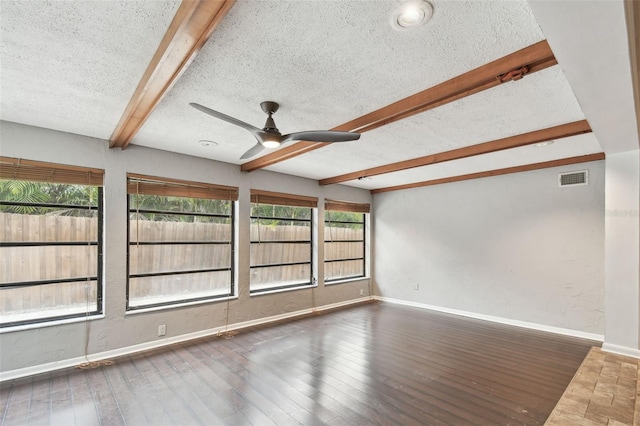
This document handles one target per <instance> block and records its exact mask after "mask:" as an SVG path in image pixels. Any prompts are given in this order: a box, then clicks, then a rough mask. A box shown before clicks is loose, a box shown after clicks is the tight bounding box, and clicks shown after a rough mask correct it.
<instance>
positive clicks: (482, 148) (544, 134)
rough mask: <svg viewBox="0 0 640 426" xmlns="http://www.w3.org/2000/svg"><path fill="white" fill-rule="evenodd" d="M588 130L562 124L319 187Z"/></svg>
mask: <svg viewBox="0 0 640 426" xmlns="http://www.w3.org/2000/svg"><path fill="white" fill-rule="evenodd" d="M590 132H591V127H590V126H589V123H588V122H587V121H586V120H581V121H574V122H573V123H567V124H561V125H559V126H554V127H549V128H547V129H542V130H536V131H533V132H529V133H523V134H520V135H516V136H510V137H507V138H503V139H498V140H495V141H490V142H484V143H480V144H477V145H471V146H465V147H463V148H458V149H452V150H451V151H445V152H439V153H437V154H431V155H426V156H424V157H419V158H412V159H410V160H405V161H399V162H397V163H392V164H385V165H384V166H378V167H372V168H369V169H365V170H359V171H357V172H352V173H346V174H344V175H340V176H334V177H330V178H327V179H322V180H320V185H331V184H334V183H340V182H347V181H350V180H355V179H359V178H364V177H370V176H376V175H381V174H385V173H392V172H397V171H400V170H407V169H413V168H415V167H423V166H428V165H430V164H436V163H442V162H445V161H451V160H459V159H461V158H466V157H472V156H475V155H482V154H489V153H491V152H496V151H502V150H505V149H511V148H518V147H521V146H526V145H532V144H536V143H541V142H546V141H550V140H553V139H561V138H566V137H569V136H576V135H581V134H584V133H590Z"/></svg>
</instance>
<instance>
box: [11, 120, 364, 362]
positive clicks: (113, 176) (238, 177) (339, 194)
mask: <svg viewBox="0 0 640 426" xmlns="http://www.w3.org/2000/svg"><path fill="white" fill-rule="evenodd" d="M0 140H1V141H2V142H1V143H2V145H1V146H0V149H1V151H0V154H1V155H3V156H8V157H19V158H25V159H31V160H39V161H49V162H54V163H62V164H74V165H80V166H86V167H96V168H101V169H105V271H104V278H105V281H104V284H105V314H106V315H105V318H104V319H98V320H93V321H89V322H79V323H73V324H64V325H56V326H49V327H42V328H38V329H32V330H24V331H15V332H8V333H2V334H0V372H6V371H11V370H17V369H24V368H29V367H33V366H38V365H41V364H47V363H53V362H58V361H64V360H69V359H73V358H77V357H81V356H84V355H85V354H94V353H100V352H106V351H113V350H116V349H120V348H126V347H129V346H133V345H139V344H141V343H145V342H153V341H155V340H158V339H159V338H158V336H157V329H158V325H160V324H166V326H167V336H166V337H167V338H173V337H176V336H181V335H185V334H190V333H196V332H198V331H201V330H208V329H211V328H215V327H220V326H223V325H225V323H226V317H227V303H226V302H221V301H218V302H212V303H206V304H201V305H195V306H189V307H182V308H173V309H166V310H162V311H156V312H148V313H137V314H133V315H125V297H126V277H127V270H126V241H127V240H126V230H127V217H128V214H127V207H126V173H127V172H132V173H140V174H146V175H152V176H161V177H169V178H176V179H185V180H192V181H197V182H211V183H216V184H221V185H233V186H238V187H239V188H240V200H239V208H238V212H237V214H238V227H239V231H238V234H239V235H238V246H237V248H238V251H239V254H238V259H239V261H238V271H239V274H238V278H237V282H236V284H237V285H238V288H239V297H238V299H235V300H231V301H230V303H229V323H231V324H233V323H239V322H244V321H251V320H256V319H260V318H264V317H269V316H275V315H281V314H285V313H289V312H295V311H300V310H305V309H309V308H312V307H313V306H322V305H329V304H334V303H340V302H345V301H349V300H354V299H358V298H360V297H361V291H362V293H363V294H364V296H368V295H369V280H366V279H365V280H359V281H355V282H350V283H344V284H335V285H329V286H324V285H323V278H324V277H323V271H322V267H321V265H320V267H318V280H319V283H320V284H319V286H318V288H316V289H314V290H311V289H302V290H295V291H288V292H283V293H277V294H270V295H260V296H251V297H250V296H249V214H250V213H249V212H250V201H249V191H250V189H251V188H255V189H263V190H270V191H278V192H286V193H293V194H301V195H309V196H317V197H320V200H319V215H320V217H322V214H323V213H322V206H323V198H324V197H326V198H331V199H336V200H349V201H355V202H367V203H368V202H371V195H370V194H369V191H365V190H361V189H356V188H351V187H346V186H341V185H332V186H329V187H320V186H319V185H318V183H317V181H314V180H309V179H303V178H298V177H294V176H289V175H283V174H278V173H273V172H267V171H258V172H253V173H241V172H240V168H239V167H238V166H235V165H231V164H225V163H219V162H215V161H212V160H207V159H203V158H195V157H189V156H185V155H177V154H172V153H169V152H165V151H159V150H153V149H148V148H142V147H136V146H131V147H129V148H127V149H126V150H124V151H123V150H120V149H115V150H112V149H109V148H108V142H107V141H104V140H99V139H91V138H87V137H84V136H78V135H72V134H68V133H61V132H56V131H52V130H47V129H41V128H36V127H30V126H24V125H20V124H15V123H8V122H1V123H0ZM185 143H186V142H185ZM318 227H319V235H324V232H323V230H322V229H323V228H322V227H323V222H319V223H318ZM316 250H317V255H318V259H323V258H324V250H323V245H322V244H318V246H317V248H316ZM85 345H86V352H85Z"/></svg>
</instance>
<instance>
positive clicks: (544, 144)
mask: <svg viewBox="0 0 640 426" xmlns="http://www.w3.org/2000/svg"><path fill="white" fill-rule="evenodd" d="M553 142H554V141H544V142H540V143H537V144H535V145H534V146H547V145H551V144H552V143H553Z"/></svg>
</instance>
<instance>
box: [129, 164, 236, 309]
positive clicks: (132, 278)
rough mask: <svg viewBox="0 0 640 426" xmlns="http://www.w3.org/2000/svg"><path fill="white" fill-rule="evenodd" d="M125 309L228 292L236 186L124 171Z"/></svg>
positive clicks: (230, 290) (231, 291) (231, 286)
mask: <svg viewBox="0 0 640 426" xmlns="http://www.w3.org/2000/svg"><path fill="white" fill-rule="evenodd" d="M127 192H128V194H129V200H128V201H129V232H128V236H129V241H128V242H129V244H128V256H127V263H128V270H129V279H128V283H127V310H136V309H142V308H151V307H159V306H168V305H175V304H182V303H187V302H197V301H204V300H212V299H216V298H222V297H230V296H233V295H234V294H235V291H234V277H233V256H234V229H233V221H234V204H235V201H236V200H237V199H238V188H235V187H226V186H220V185H211V184H206V183H195V182H185V181H179V180H169V179H164V178H156V177H150V176H142V175H134V174H129V175H128V185H127Z"/></svg>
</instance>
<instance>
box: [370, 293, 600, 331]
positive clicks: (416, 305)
mask: <svg viewBox="0 0 640 426" xmlns="http://www.w3.org/2000/svg"><path fill="white" fill-rule="evenodd" d="M373 298H374V299H376V300H380V301H382V302H389V303H395V304H398V305H405V306H412V307H414V308H421V309H428V310H431V311H438V312H444V313H447V314H453V315H461V316H464V317H469V318H475V319H480V320H484V321H491V322H497V323H500V324H506V325H513V326H516V327H522V328H529V329H532V330H539V331H546V332H549V333H555V334H562V335H565V336H572V337H580V338H582V339H589V340H596V341H598V342H602V341H604V335H602V334H595V333H586V332H584V331H578V330H571V329H568V328H561V327H553V326H550V325H544V324H538V323H534V322H526V321H518V320H513V319H508V318H502V317H495V316H492V315H485V314H478V313H475V312H469V311H462V310H459V309H451V308H444V307H441V306H434V305H427V304H425V303H417V302H409V301H406V300H400V299H392V298H389V297H382V296H373Z"/></svg>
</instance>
